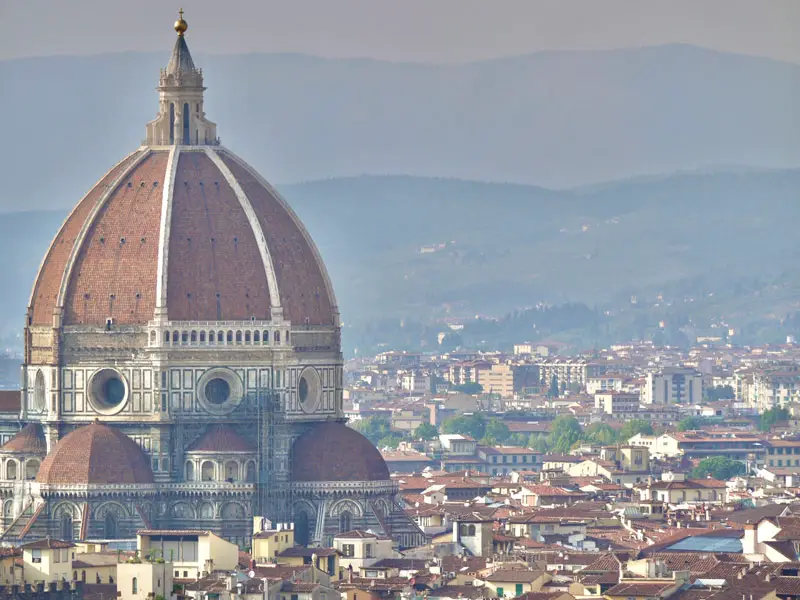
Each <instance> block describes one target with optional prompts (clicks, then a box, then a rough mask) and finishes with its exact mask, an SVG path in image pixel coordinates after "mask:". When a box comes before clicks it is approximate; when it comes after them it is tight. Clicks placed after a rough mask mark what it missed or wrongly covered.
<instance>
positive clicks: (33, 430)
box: [0, 423, 47, 454]
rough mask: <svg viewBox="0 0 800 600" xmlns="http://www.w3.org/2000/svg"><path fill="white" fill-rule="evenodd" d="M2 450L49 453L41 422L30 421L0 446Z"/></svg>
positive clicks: (0, 450) (22, 452)
mask: <svg viewBox="0 0 800 600" xmlns="http://www.w3.org/2000/svg"><path fill="white" fill-rule="evenodd" d="M0 452H14V453H19V454H47V442H46V441H45V439H44V431H42V426H41V425H40V424H39V423H28V424H27V425H25V427H23V428H22V429H20V431H19V433H17V435H15V436H14V437H12V438H11V439H10V440H8V441H7V442H6V443H5V444H3V445H2V447H0Z"/></svg>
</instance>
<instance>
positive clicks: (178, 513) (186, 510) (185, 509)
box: [170, 502, 194, 519]
mask: <svg viewBox="0 0 800 600" xmlns="http://www.w3.org/2000/svg"><path fill="white" fill-rule="evenodd" d="M170 512H171V513H172V516H173V517H175V518H176V519H194V509H193V508H192V505H191V504H189V503H188V502H176V503H175V504H173V505H172V509H171V511H170Z"/></svg>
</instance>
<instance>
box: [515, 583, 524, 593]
mask: <svg viewBox="0 0 800 600" xmlns="http://www.w3.org/2000/svg"><path fill="white" fill-rule="evenodd" d="M514 593H515V595H517V596H521V595H522V584H521V583H518V584H517V585H516V586H515V588H514Z"/></svg>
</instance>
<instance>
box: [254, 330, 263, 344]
mask: <svg viewBox="0 0 800 600" xmlns="http://www.w3.org/2000/svg"><path fill="white" fill-rule="evenodd" d="M260 341H261V336H260V335H259V333H258V331H254V332H253V343H254V344H258V343H259V342H260Z"/></svg>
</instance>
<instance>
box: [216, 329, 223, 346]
mask: <svg viewBox="0 0 800 600" xmlns="http://www.w3.org/2000/svg"><path fill="white" fill-rule="evenodd" d="M217 341H218V342H219V343H220V344H221V343H222V342H224V341H225V334H224V333H223V332H221V331H220V332H218V333H217Z"/></svg>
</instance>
